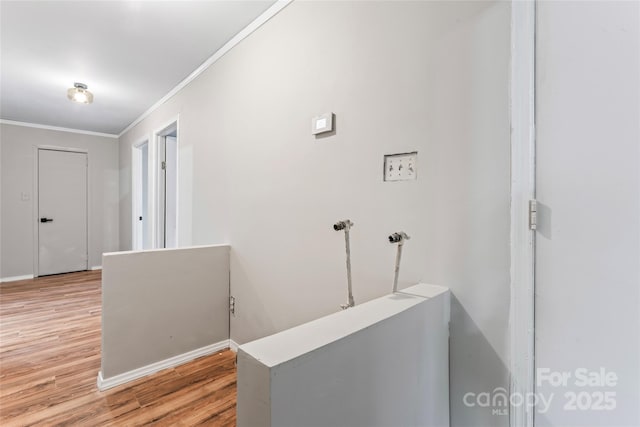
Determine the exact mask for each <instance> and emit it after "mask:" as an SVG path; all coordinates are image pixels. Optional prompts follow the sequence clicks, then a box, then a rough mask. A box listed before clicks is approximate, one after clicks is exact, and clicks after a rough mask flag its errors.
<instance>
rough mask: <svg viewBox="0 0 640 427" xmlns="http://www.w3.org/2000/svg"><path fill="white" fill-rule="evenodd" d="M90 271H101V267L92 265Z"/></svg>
mask: <svg viewBox="0 0 640 427" xmlns="http://www.w3.org/2000/svg"><path fill="white" fill-rule="evenodd" d="M90 270H91V271H93V270H102V266H101V265H94V266H93V267H91V268H90Z"/></svg>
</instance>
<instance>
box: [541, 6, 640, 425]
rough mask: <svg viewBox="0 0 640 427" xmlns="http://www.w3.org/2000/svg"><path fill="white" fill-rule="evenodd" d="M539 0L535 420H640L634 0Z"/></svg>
mask: <svg viewBox="0 0 640 427" xmlns="http://www.w3.org/2000/svg"><path fill="white" fill-rule="evenodd" d="M536 9H537V22H538V29H537V34H536V50H537V52H536V62H537V69H538V72H537V83H536V105H537V112H536V135H537V137H536V198H537V199H538V212H537V219H538V227H537V231H536V272H535V277H536V279H535V280H536V283H535V287H536V301H535V335H536V345H535V353H536V354H535V363H536V367H537V373H538V378H537V387H536V397H538V396H542V399H546V400H547V401H549V402H550V403H549V404H548V405H546V404H541V403H539V404H538V406H537V408H536V409H537V413H536V416H535V425H536V426H537V427H543V426H585V427H587V426H592V427H593V426H603V427H604V426H639V425H640V409H639V406H640V405H638V403H640V317H639V316H638V313H639V312H640V155H639V154H640V126H639V121H638V118H639V117H640V97H639V96H638V94H640V3H638V2H597V1H596V2H587V1H580V2H553V1H550V2H546V1H542V2H537V6H536ZM552 377H553V379H552ZM585 379H588V380H585ZM534 400H535V399H534Z"/></svg>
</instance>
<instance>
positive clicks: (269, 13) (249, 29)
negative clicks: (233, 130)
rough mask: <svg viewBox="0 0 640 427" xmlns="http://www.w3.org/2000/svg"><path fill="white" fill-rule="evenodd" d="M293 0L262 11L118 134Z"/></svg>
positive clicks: (127, 129) (158, 105)
mask: <svg viewBox="0 0 640 427" xmlns="http://www.w3.org/2000/svg"><path fill="white" fill-rule="evenodd" d="M292 1H293V0H277V1H276V2H275V3H274V4H273V5H272V6H271V7H270V8H269V9H267V10H265V11H264V12H262V14H261V15H260V16H258V17H257V18H256V19H255V20H253V21H252V22H251V23H250V24H249V25H247V26H246V27H245V28H244V29H243V30H242V31H240V32H239V33H238V34H236V35H235V36H234V37H233V38H232V39H231V40H229V41H228V42H227V43H226V44H225V45H224V46H222V47H221V48H220V49H218V50H217V51H216V53H214V54H213V55H212V56H211V57H209V59H207V60H206V61H205V62H203V63H202V65H200V66H199V67H198V68H196V69H195V70H194V71H193V72H192V73H191V74H189V75H188V76H187V77H186V78H185V79H184V80H182V81H181V82H180V83H178V85H177V86H176V87H174V88H173V89H171V90H170V91H169V93H167V94H166V95H165V96H163V97H162V98H160V100H159V101H158V102H156V103H155V104H153V105H152V106H151V107H150V108H149V109H148V110H147V111H145V112H144V113H142V114H141V115H140V116H139V117H138V118H137V119H135V120H134V121H133V122H131V124H129V126H127V127H126V128H124V130H123V131H122V132H120V134H119V135H118V137H121V136H122V135H124V134H125V133H127V132H129V131H130V130H131V129H132V128H133V127H134V126H136V125H137V124H138V123H140V122H141V121H143V120H144V119H146V118H147V117H149V116H150V115H151V113H153V112H154V111H155V110H157V109H158V107H160V106H161V105H163V104H164V103H165V102H167V101H168V100H169V99H171V98H172V97H173V95H175V94H176V93H178V92H179V91H180V90H182V89H183V88H184V87H185V86H187V85H188V84H189V83H191V82H192V81H193V80H195V79H196V77H198V76H199V75H200V74H202V73H203V72H204V71H206V70H207V68H209V67H210V66H211V65H213V64H214V63H215V62H217V61H218V60H219V59H220V58H222V57H223V56H224V55H225V54H226V53H227V52H229V51H230V50H231V49H233V48H234V47H235V46H236V45H237V44H238V43H240V42H241V41H242V40H244V39H245V38H247V37H248V36H249V35H250V34H251V33H253V32H254V31H255V30H257V29H258V28H260V27H261V26H262V25H263V24H264V23H265V22H267V21H268V20H269V19H271V18H273V17H274V16H276V15H277V14H278V13H279V12H280V11H281V10H282V9H284V8H285V7H287V6H288V5H289V4H290V3H291V2H292Z"/></svg>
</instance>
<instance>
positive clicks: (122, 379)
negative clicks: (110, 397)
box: [98, 340, 229, 391]
mask: <svg viewBox="0 0 640 427" xmlns="http://www.w3.org/2000/svg"><path fill="white" fill-rule="evenodd" d="M225 348H229V340H222V341H220V342H217V343H215V344H211V345H207V346H205V347H200V348H197V349H195V350H191V351H189V352H187V353H182V354H179V355H177V356H173V357H170V358H168V359H165V360H161V361H159V362H155V363H152V364H150V365H147V366H143V367H141V368H137V369H133V370H131V371H128V372H124V373H122V374H118V375H116V376H113V377H111V378H103V376H102V371H100V372H98V389H99V390H100V391H104V390H107V389H110V388H112V387H116V386H119V385H121V384H124V383H128V382H129V381H133V380H137V379H138V378H142V377H146V376H147V375H151V374H154V373H156V372H158V371H161V370H163V369H167V368H174V367H176V366H179V365H182V364H185V363H187V362H190V361H192V360H193V359H197V358H198V357H201V356H206V355H209V354H212V353H215V352H216V351H220V350H224V349H225Z"/></svg>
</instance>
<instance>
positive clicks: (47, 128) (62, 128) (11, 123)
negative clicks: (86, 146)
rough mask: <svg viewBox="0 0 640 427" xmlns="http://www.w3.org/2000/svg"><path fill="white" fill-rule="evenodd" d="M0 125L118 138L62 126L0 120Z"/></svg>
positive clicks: (108, 134) (109, 134)
mask: <svg viewBox="0 0 640 427" xmlns="http://www.w3.org/2000/svg"><path fill="white" fill-rule="evenodd" d="M0 123H2V124H5V125H14V126H22V127H27V128H36V129H45V130H55V131H58V132H69V133H79V134H82V135H91V136H103V137H105V138H118V135H116V134H113V133H102V132H92V131H90V130H82V129H72V128H64V127H60V126H49V125H39V124H37V123H28V122H18V121H15V120H6V119H0Z"/></svg>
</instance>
